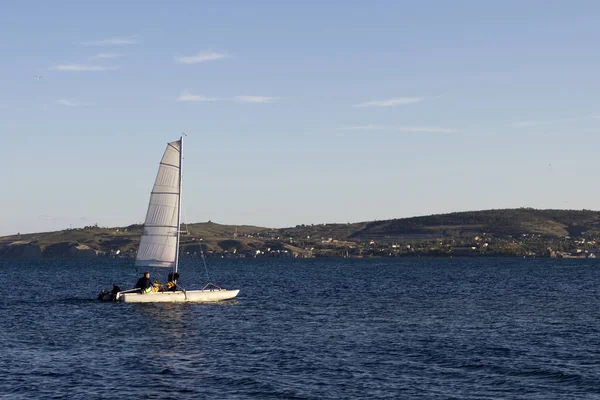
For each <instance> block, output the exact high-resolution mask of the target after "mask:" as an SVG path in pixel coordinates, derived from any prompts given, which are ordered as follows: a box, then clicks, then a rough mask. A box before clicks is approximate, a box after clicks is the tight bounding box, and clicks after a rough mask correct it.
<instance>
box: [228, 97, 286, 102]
mask: <svg viewBox="0 0 600 400" xmlns="http://www.w3.org/2000/svg"><path fill="white" fill-rule="evenodd" d="M235 99H236V100H237V101H239V102H242V103H272V102H274V101H275V100H278V99H280V97H268V96H236V97H235Z"/></svg>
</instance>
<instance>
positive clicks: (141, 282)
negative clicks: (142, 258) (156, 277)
mask: <svg viewBox="0 0 600 400" xmlns="http://www.w3.org/2000/svg"><path fill="white" fill-rule="evenodd" d="M135 287H136V288H139V289H142V293H146V292H147V291H148V288H152V287H154V285H153V284H152V281H151V280H150V272H148V271H146V272H144V276H142V277H141V278H140V279H138V281H137V283H136V284H135Z"/></svg>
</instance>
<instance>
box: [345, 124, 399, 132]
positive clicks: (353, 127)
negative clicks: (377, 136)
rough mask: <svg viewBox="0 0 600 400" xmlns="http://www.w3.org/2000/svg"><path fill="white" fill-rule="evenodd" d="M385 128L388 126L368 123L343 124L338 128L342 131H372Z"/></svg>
mask: <svg viewBox="0 0 600 400" xmlns="http://www.w3.org/2000/svg"><path fill="white" fill-rule="evenodd" d="M386 128H389V127H386V126H385V125H374V124H369V125H351V126H344V127H343V128H340V129H341V130H343V131H372V130H377V129H386Z"/></svg>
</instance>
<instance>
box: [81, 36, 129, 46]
mask: <svg viewBox="0 0 600 400" xmlns="http://www.w3.org/2000/svg"><path fill="white" fill-rule="evenodd" d="M138 43H140V40H139V39H138V38H135V37H129V38H111V39H102V40H88V41H85V42H81V44H83V45H86V46H128V45H132V44H138Z"/></svg>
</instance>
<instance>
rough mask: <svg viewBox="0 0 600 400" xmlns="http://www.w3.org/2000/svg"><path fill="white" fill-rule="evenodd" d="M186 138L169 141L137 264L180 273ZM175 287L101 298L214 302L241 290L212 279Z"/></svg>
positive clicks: (123, 300) (128, 301)
mask: <svg viewBox="0 0 600 400" xmlns="http://www.w3.org/2000/svg"><path fill="white" fill-rule="evenodd" d="M182 144H183V137H180V138H179V140H178V141H176V142H170V143H168V144H167V148H166V150H165V152H164V154H163V156H162V159H161V161H160V166H159V168H158V174H157V175H156V180H155V181H154V187H153V188H152V193H151V195H150V204H149V205H148V212H147V213H146V220H145V222H144V230H143V232H142V237H141V239H140V247H139V249H138V252H137V257H136V260H135V266H136V267H138V268H145V267H162V268H171V270H172V274H169V275H170V276H178V275H176V274H177V267H178V265H179V238H180V229H179V228H180V224H181V167H182V162H181V161H182ZM170 283H171V285H172V286H173V288H172V289H170V290H169V289H167V290H164V291H163V290H161V291H150V292H149V293H142V291H141V290H140V289H130V290H124V291H120V290H113V292H112V293H107V292H103V293H101V295H100V296H98V297H99V298H101V299H103V300H115V301H122V302H126V303H175V302H214V301H221V300H228V299H233V298H234V297H236V296H237V295H238V293H239V290H237V289H236V290H227V289H223V288H221V287H220V286H217V285H215V284H213V283H212V282H209V283H207V284H206V286H204V288H202V289H200V290H186V289H184V288H182V287H180V286H179V285H178V284H176V282H172V281H171V282H170Z"/></svg>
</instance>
